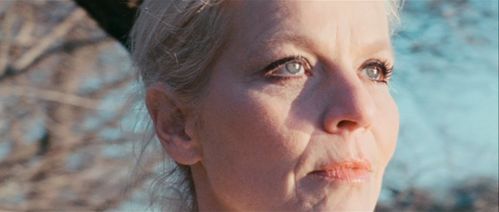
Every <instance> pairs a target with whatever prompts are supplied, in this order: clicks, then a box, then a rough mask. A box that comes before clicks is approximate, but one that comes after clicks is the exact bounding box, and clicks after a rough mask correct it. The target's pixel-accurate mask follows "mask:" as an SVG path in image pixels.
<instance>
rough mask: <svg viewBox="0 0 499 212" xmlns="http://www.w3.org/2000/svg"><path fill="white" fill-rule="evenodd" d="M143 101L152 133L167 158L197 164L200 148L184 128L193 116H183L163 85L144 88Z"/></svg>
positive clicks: (168, 90)
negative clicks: (152, 127)
mask: <svg viewBox="0 0 499 212" xmlns="http://www.w3.org/2000/svg"><path fill="white" fill-rule="evenodd" d="M145 101H146V106H147V110H148V112H149V116H150V117H151V120H152V122H153V125H154V130H155V133H156V135H157V136H158V139H159V140H160V142H161V144H162V146H163V147H164V148H165V150H166V151H167V153H168V154H169V155H170V157H172V158H173V159H174V160H175V161H176V162H177V163H180V164H183V165H193V164H195V163H197V162H199V161H200V160H201V148H200V147H201V146H200V144H199V142H198V141H197V140H195V139H193V136H191V135H188V133H187V129H186V128H188V127H189V126H187V125H188V123H191V122H192V120H190V119H192V118H194V117H190V116H188V115H187V114H189V113H188V111H186V110H187V109H186V107H184V105H182V103H181V102H180V101H179V100H178V98H177V97H176V96H175V94H174V93H173V89H171V87H169V86H167V85H166V84H165V83H156V84H154V85H151V86H149V87H148V88H147V89H146V99H145Z"/></svg>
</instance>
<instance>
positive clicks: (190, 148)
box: [146, 1, 399, 211]
mask: <svg viewBox="0 0 499 212" xmlns="http://www.w3.org/2000/svg"><path fill="white" fill-rule="evenodd" d="M225 6H229V7H233V8H232V9H233V10H232V11H234V13H233V15H232V16H233V19H232V20H231V23H230V26H231V33H230V36H229V38H228V40H227V43H226V46H225V48H224V49H223V51H222V52H221V55H220V56H219V57H218V59H217V61H215V62H214V64H213V66H212V70H211V72H212V75H211V78H210V81H209V83H208V85H207V87H206V88H205V95H203V96H202V97H201V99H199V101H198V104H197V105H196V107H194V108H193V107H189V106H187V105H185V104H183V103H182V102H181V101H179V98H178V97H177V96H176V95H175V94H174V93H172V92H171V90H172V89H170V88H169V87H168V86H166V85H164V84H162V83H158V84H156V85H153V86H151V87H149V88H148V90H147V97H146V103H147V107H148V109H149V113H150V115H151V118H152V120H153V122H154V126H155V129H156V133H157V135H158V137H159V139H160V140H161V142H162V144H163V146H164V147H165V150H166V151H167V152H168V154H169V155H170V156H171V157H172V158H173V159H174V160H176V161H177V162H178V163H180V164H184V165H190V166H191V171H192V176H193V179H194V184H195V189H196V195H197V196H196V198H197V201H198V207H199V210H200V211H346V210H348V211H351V210H362V211H372V210H373V209H374V207H375V204H376V201H377V199H378V195H379V191H380V188H381V182H382V177H383V173H384V169H385V167H386V166H387V164H388V162H389V160H390V158H391V157H392V154H393V151H394V149H395V145H396V141H397V133H398V127H399V115H398V110H397V106H396V104H395V102H394V100H393V99H392V97H391V95H390V93H389V89H388V85H387V84H385V83H382V82H378V81H374V80H372V79H371V78H369V77H368V76H367V75H366V72H365V69H363V68H362V64H364V63H365V61H367V60H369V59H372V58H377V59H381V60H386V61H387V62H388V63H393V55H392V49H391V44H390V36H389V30H388V22H387V17H386V15H385V14H386V13H385V5H384V2H383V1H369V2H357V1H331V2H329V1H241V2H231V3H230V5H225ZM290 55H300V56H301V57H303V58H306V61H307V63H304V64H305V65H310V70H309V72H310V73H309V74H297V75H292V77H289V78H285V79H284V78H282V75H278V74H277V73H281V72H269V71H267V72H263V71H262V69H263V68H264V67H266V66H267V65H268V64H269V63H271V62H273V61H276V60H279V59H281V58H284V57H287V56H290ZM278 69H279V70H281V71H282V70H284V69H283V67H282V66H281V67H280V68H278ZM286 73H287V72H286ZM269 74H270V75H273V78H272V79H269V78H268V76H269ZM276 75H278V76H276ZM286 76H289V75H286ZM357 159H363V160H367V161H368V162H369V164H370V165H371V167H372V169H371V172H370V175H369V178H368V179H367V180H365V181H362V182H361V183H355V182H336V181H328V180H324V179H322V178H318V177H317V176H314V175H312V174H310V173H311V172H313V171H315V170H317V169H319V168H320V166H321V165H323V164H324V163H331V162H337V161H345V160H357Z"/></svg>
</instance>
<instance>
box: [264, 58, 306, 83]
mask: <svg viewBox="0 0 499 212" xmlns="http://www.w3.org/2000/svg"><path fill="white" fill-rule="evenodd" d="M264 71H265V76H266V77H277V78H294V77H302V76H304V75H307V74H309V73H310V64H309V63H308V61H307V60H306V59H305V58H304V57H301V56H293V57H287V58H283V59H280V60H277V61H275V62H273V63H271V64H270V65H268V66H267V67H266V68H265V69H264Z"/></svg>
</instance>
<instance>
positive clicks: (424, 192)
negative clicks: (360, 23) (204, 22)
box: [0, 0, 499, 211]
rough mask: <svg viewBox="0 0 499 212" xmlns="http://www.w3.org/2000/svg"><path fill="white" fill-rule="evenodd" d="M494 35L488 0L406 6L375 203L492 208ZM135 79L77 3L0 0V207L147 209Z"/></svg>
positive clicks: (153, 165) (392, 207)
mask: <svg viewBox="0 0 499 212" xmlns="http://www.w3.org/2000/svg"><path fill="white" fill-rule="evenodd" d="M127 6H129V7H131V8H132V7H133V6H134V5H127ZM498 31H499V29H498V1H496V0H455V1H437V0H421V1H406V2H405V4H404V8H403V11H402V14H401V26H400V28H399V30H398V32H397V33H396V35H395V37H394V40H393V42H394V48H395V50H396V52H397V64H396V66H395V69H396V71H395V72H394V79H393V81H392V82H393V83H392V86H391V92H392V94H393V96H394V97H395V99H396V101H397V102H398V104H399V110H400V114H401V129H400V136H399V143H398V146H397V151H396V153H395V155H394V158H393V160H392V162H391V163H390V165H389V167H388V170H387V173H386V176H385V179H384V187H383V190H382V193H381V198H380V201H379V205H378V208H377V211H498V167H499V164H498V160H499V158H498V148H499V147H498V101H499V100H498V73H499V70H498V37H499V35H498ZM135 78H136V76H135V73H134V71H133V67H132V66H131V61H130V58H129V55H128V51H127V50H126V48H124V47H123V45H121V44H120V43H119V42H117V41H116V40H115V39H113V38H112V37H110V36H108V35H107V34H106V32H104V31H103V30H102V29H101V28H100V27H99V25H98V24H97V23H96V22H95V21H94V20H93V19H92V18H90V16H89V15H88V14H87V13H86V12H85V11H84V10H82V9H81V8H80V7H79V6H77V5H76V4H75V3H74V2H73V1H70V0H31V1H29V0H1V1H0V211H3V210H6V211H11V210H14V211H18V210H23V211H24V210H33V211H38V210H65V211H68V210H69V211H73V210H98V211H100V210H115V211H136V210H145V209H147V208H148V195H149V193H150V190H151V188H152V187H154V184H152V182H153V181H151V180H152V179H154V178H155V177H157V175H156V174H157V173H158V172H159V171H158V170H161V169H158V167H160V166H162V165H164V162H163V161H164V160H163V158H162V156H161V149H160V148H158V146H157V145H154V143H155V142H154V141H153V144H152V145H150V146H149V147H150V148H149V149H146V150H142V149H141V146H143V144H142V143H143V142H144V141H145V140H147V138H146V137H147V136H148V135H147V133H144V132H145V127H146V126H147V121H145V120H146V118H144V115H145V110H144V108H143V107H142V105H141V103H140V101H138V100H140V85H139V84H138V83H137V82H136V80H135ZM156 143H157V142H156ZM143 151H146V153H145V154H142V155H145V156H144V157H143V158H142V160H141V162H140V164H137V158H138V156H139V155H141V152H143Z"/></svg>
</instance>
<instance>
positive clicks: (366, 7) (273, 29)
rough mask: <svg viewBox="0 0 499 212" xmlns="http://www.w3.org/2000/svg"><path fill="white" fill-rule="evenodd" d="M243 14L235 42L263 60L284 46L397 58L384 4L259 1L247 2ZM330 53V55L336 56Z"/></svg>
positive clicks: (236, 18)
mask: <svg viewBox="0 0 499 212" xmlns="http://www.w3.org/2000/svg"><path fill="white" fill-rule="evenodd" d="M333 4H334V5H333ZM328 5H329V6H328ZM304 8H306V9H304ZM330 8H331V9H330ZM239 9H240V12H236V13H235V14H236V17H235V20H234V23H237V24H236V25H237V26H236V27H235V28H237V30H236V33H235V34H234V35H235V37H233V39H236V40H237V41H238V42H237V43H239V44H243V46H245V48H240V50H241V51H242V52H244V53H246V54H244V55H246V56H247V57H249V58H253V57H254V56H258V55H259V51H260V50H262V49H265V48H266V47H267V48H271V47H274V46H279V45H280V44H283V43H290V44H293V45H294V46H297V47H299V48H303V49H305V50H311V49H313V50H319V49H328V50H332V49H334V50H335V53H336V54H335V55H337V53H338V52H340V53H349V54H354V55H361V54H370V53H371V52H375V51H380V50H383V51H388V52H389V53H388V54H389V55H391V44H390V39H389V37H390V36H389V30H388V18H387V16H386V14H385V4H384V3H383V1H379V2H351V1H347V2H337V1H334V2H329V1H263V0H254V1H245V2H244V3H242V4H240V7H239ZM328 9H330V10H328ZM306 10H310V11H317V12H316V13H310V12H307V11H306ZM321 12H322V14H321ZM351 13H353V15H352V14H351ZM359 17H360V18H359ZM380 17H381V18H380ZM310 21H314V23H315V24H313V23H310ZM371 35H372V36H371ZM366 50H367V51H370V52H366ZM323 52H324V51H323ZM330 53H331V52H330V51H329V52H328V54H327V55H328V56H333V57H334V56H335V55H331V54H330Z"/></svg>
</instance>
